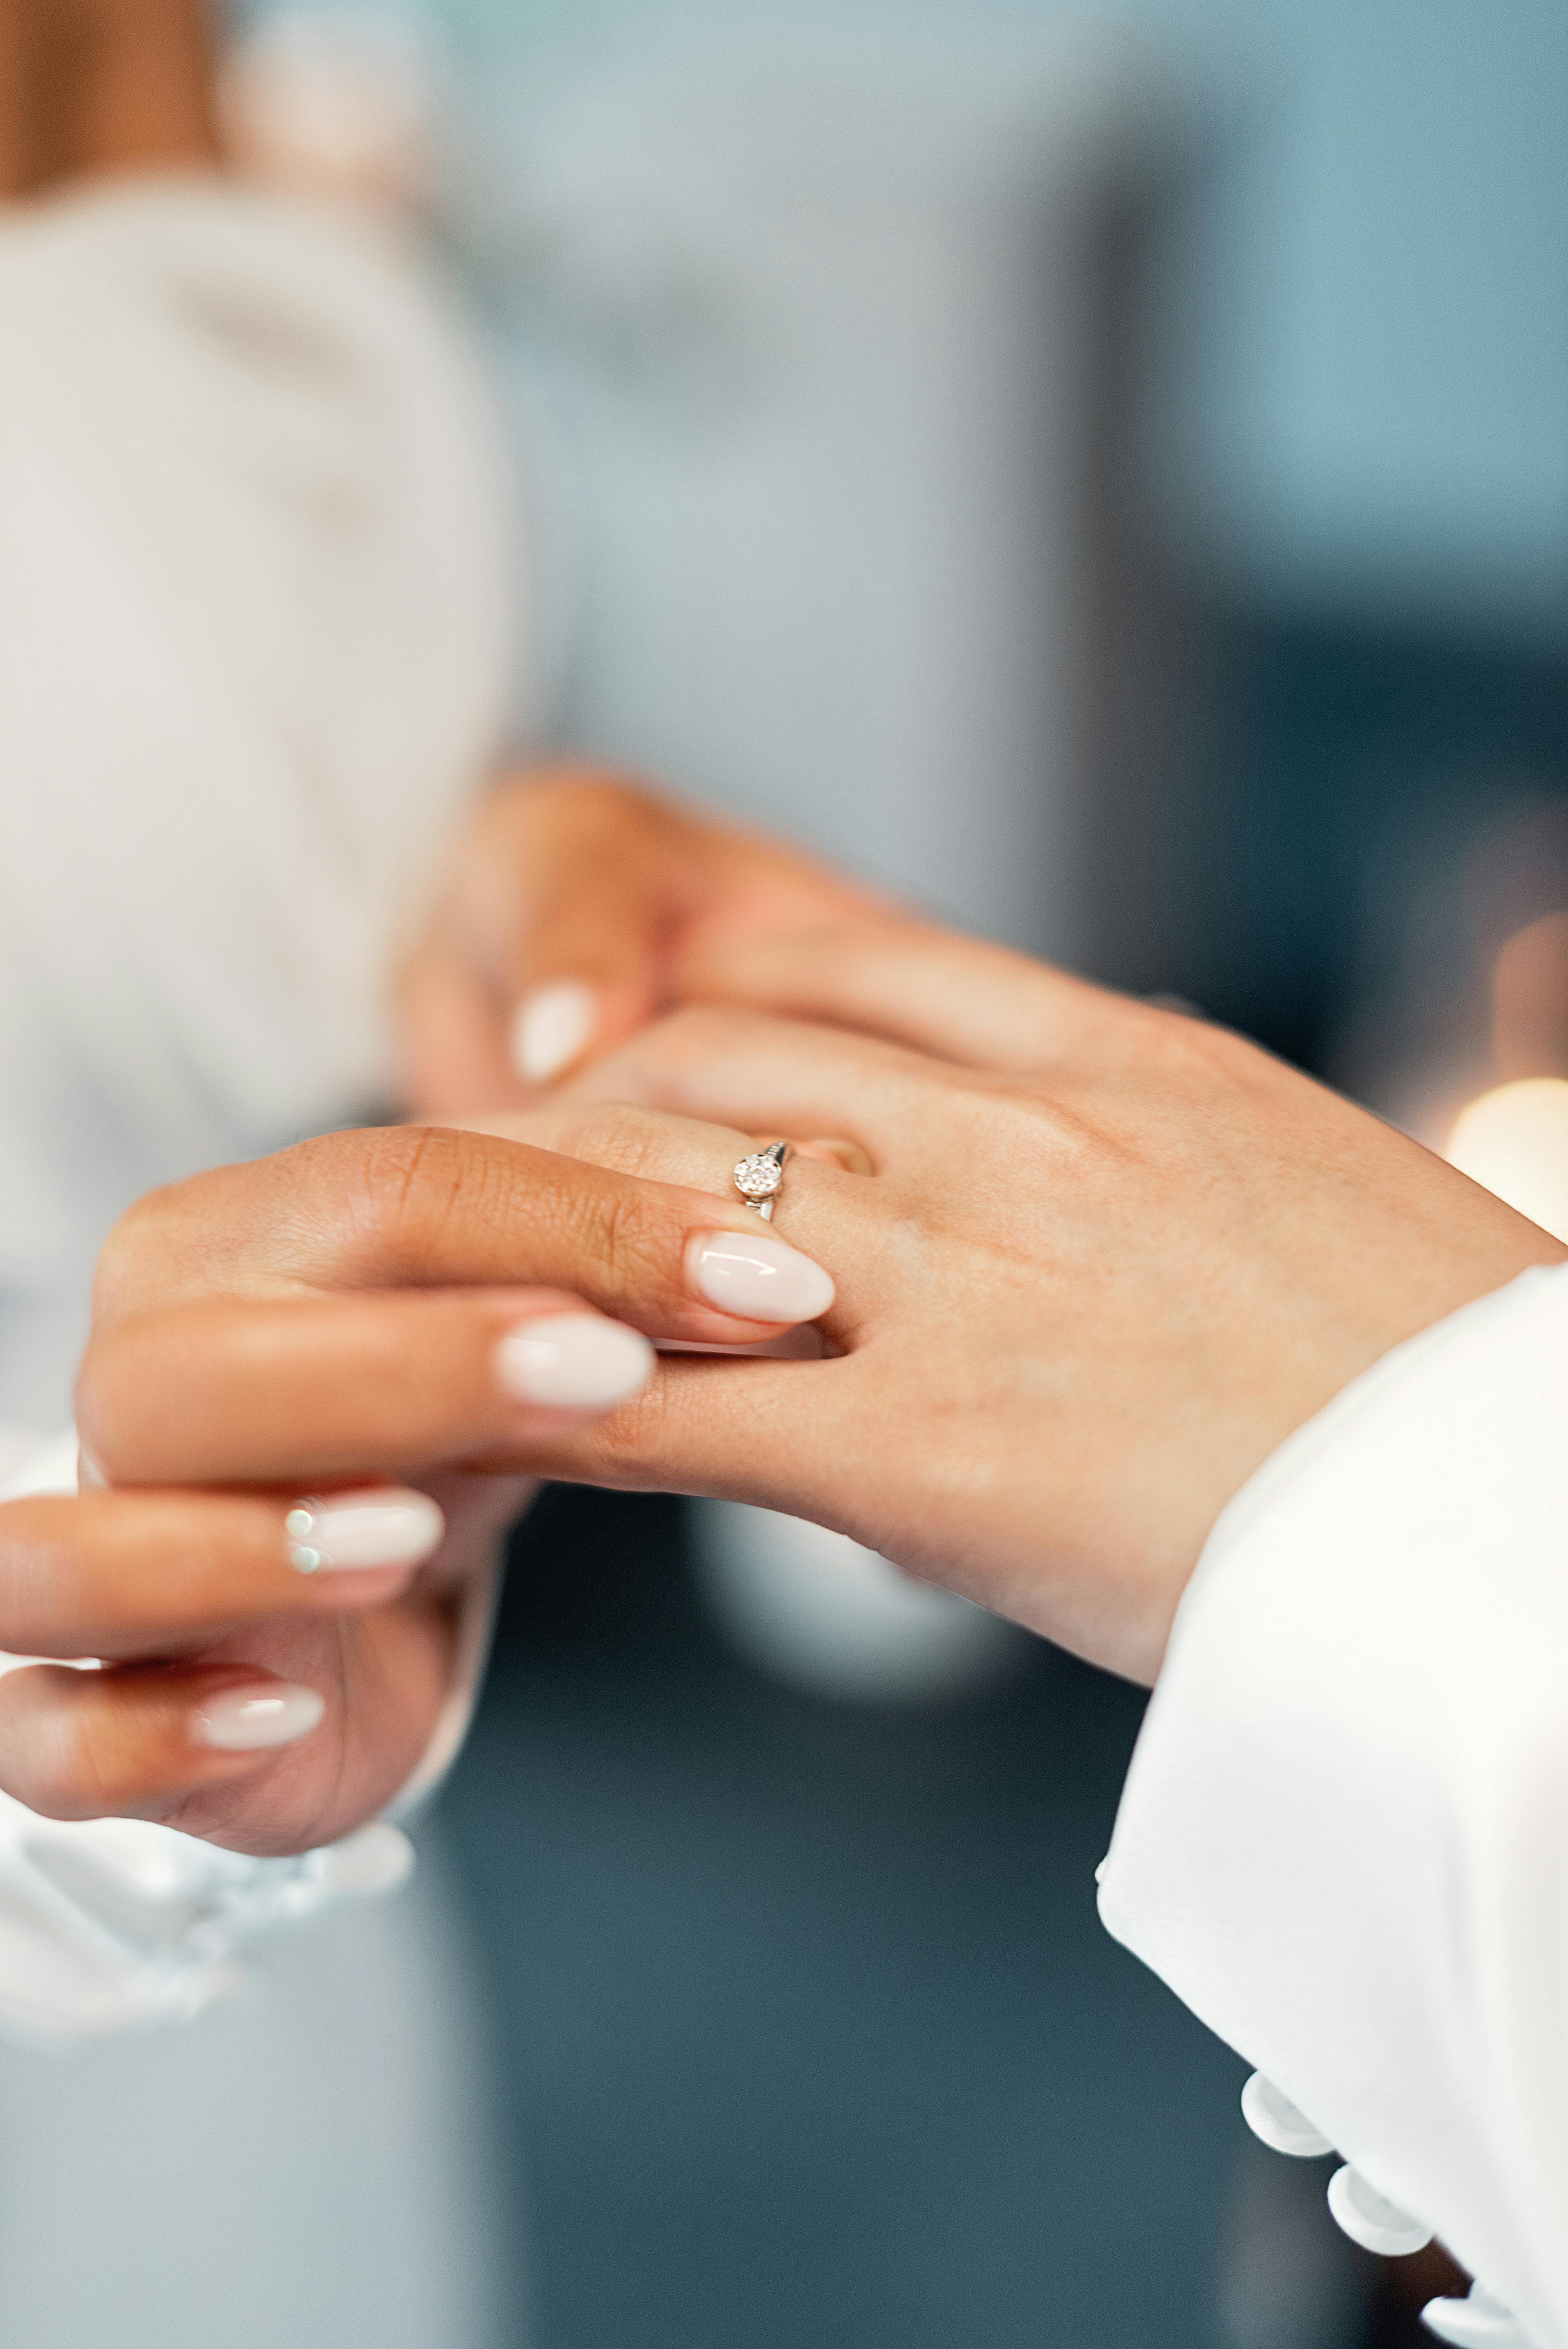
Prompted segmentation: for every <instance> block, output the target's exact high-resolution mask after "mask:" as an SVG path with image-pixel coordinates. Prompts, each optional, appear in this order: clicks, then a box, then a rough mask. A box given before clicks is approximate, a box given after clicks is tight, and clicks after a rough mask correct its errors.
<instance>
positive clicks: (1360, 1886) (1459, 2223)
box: [1100, 1268, 1568, 2349]
mask: <svg viewBox="0 0 1568 2349" xmlns="http://www.w3.org/2000/svg"><path fill="white" fill-rule="evenodd" d="M1100 1911H1101V1914H1102V1916H1103V1918H1104V1920H1105V1922H1106V1924H1107V1925H1108V1926H1109V1930H1111V1932H1112V1933H1114V1934H1115V1935H1116V1937H1117V1939H1118V1940H1121V1941H1124V1942H1125V1943H1126V1944H1127V1945H1128V1947H1129V1948H1130V1949H1131V1950H1133V1951H1136V1952H1137V1953H1138V1955H1139V1956H1140V1957H1141V1958H1143V1959H1144V1960H1145V1961H1147V1963H1148V1964H1150V1966H1151V1967H1153V1968H1154V1970H1155V1971H1157V1972H1158V1973H1160V1974H1161V1975H1162V1976H1163V1978H1164V1979H1165V1981H1166V1982H1169V1983H1170V1985H1171V1988H1172V1989H1173V1990H1174V1991H1176V1992H1177V1993H1178V1994H1179V1995H1180V1996H1181V1998H1183V1999H1184V2000H1185V2001H1186V2002H1187V2003H1188V2004H1189V2005H1190V2006H1191V2007H1192V2008H1193V2009H1194V2010H1195V2011H1196V2012H1197V2013H1199V2014H1200V2015H1201V2016H1202V2018H1203V2020H1204V2021H1205V2022H1206V2023H1209V2024H1210V2025H1211V2027H1212V2029H1213V2030H1215V2031H1216V2032H1218V2033H1220V2034H1221V2036H1222V2037H1223V2038H1225V2039H1227V2040H1228V2041H1230V2043H1231V2044H1232V2045H1233V2046H1234V2047H1236V2048H1238V2049H1239V2050H1240V2051H1241V2052H1242V2053H1243V2054H1244V2055H1245V2056H1246V2057H1247V2058H1248V2060H1249V2061H1250V2062H1252V2063H1253V2064H1256V2065H1257V2066H1258V2067H1259V2068H1260V2069H1261V2070H1262V2071H1264V2073H1266V2074H1267V2075H1268V2076H1269V2077H1270V2078H1271V2079H1272V2080H1274V2081H1276V2082H1277V2083H1278V2085H1280V2086H1281V2087H1282V2088H1283V2089H1284V2092H1285V2094H1286V2095H1288V2096H1289V2097H1290V2098H1291V2099H1292V2100H1293V2101H1294V2102H1295V2104H1297V2105H1298V2106H1300V2108H1301V2110H1302V2111H1303V2112H1304V2113H1305V2114H1306V2115H1307V2116H1308V2117H1309V2118H1310V2119H1311V2120H1312V2121H1313V2122H1314V2123H1315V2126H1316V2127H1318V2128H1319V2129H1321V2131H1322V2132H1323V2134H1324V2135H1325V2136H1326V2137H1328V2138H1329V2139H1330V2140H1331V2141H1332V2143H1333V2144H1334V2145H1336V2147H1338V2148H1339V2149H1340V2151H1341V2152H1342V2154H1343V2156H1344V2157H1345V2158H1346V2160H1348V2161H1350V2162H1352V2163H1354V2165H1355V2166H1356V2168H1357V2169H1358V2170H1360V2171H1361V2172H1362V2173H1363V2174H1364V2175H1365V2176H1366V2177H1367V2178H1368V2179H1369V2180H1370V2181H1371V2183H1372V2184H1373V2186H1374V2187H1376V2188H1377V2189H1378V2191H1380V2192H1381V2193H1383V2194H1385V2195H1387V2197H1388V2198H1389V2199H1391V2200H1393V2201H1395V2202H1397V2203H1398V2204H1400V2205H1401V2206H1402V2207H1403V2208H1404V2209H1407V2210H1409V2211H1411V2212H1413V2213H1415V2214H1416V2215H1417V2216H1418V2217H1419V2218H1420V2219H1422V2220H1425V2221H1426V2222H1427V2223H1428V2224H1429V2226H1430V2227H1432V2228H1434V2229H1435V2230H1436V2231H1437V2233H1438V2234H1439V2237H1440V2238H1441V2240H1443V2241H1444V2242H1445V2243H1447V2244H1448V2245H1449V2248H1450V2249H1451V2250H1452V2251H1453V2252H1454V2254H1455V2256H1456V2257H1457V2258H1458V2259H1459V2260H1460V2261H1462V2262H1463V2264H1464V2265H1465V2266H1466V2267H1467V2268H1469V2269H1470V2271H1471V2272H1472V2273H1474V2274H1476V2275H1478V2276H1479V2277H1480V2280H1481V2282H1483V2283H1484V2284H1485V2285H1486V2286H1487V2287H1488V2289H1489V2290H1491V2292H1495V2293H1497V2294H1498V2295H1499V2296H1500V2297H1501V2299H1502V2300H1503V2301H1504V2302H1507V2303H1508V2304H1509V2306H1511V2308H1512V2309H1513V2310H1514V2311H1515V2313H1516V2314H1517V2315H1518V2317H1519V2318H1520V2321H1521V2323H1522V2324H1523V2326H1524V2327H1525V2330H1526V2331H1527V2333H1529V2335H1530V2338H1531V2339H1532V2342H1533V2343H1535V2344H1537V2349H1564V2344H1568V1268H1564V1269H1563V1270H1553V1271H1535V1272H1530V1273H1526V1274H1525V1275H1523V1277H1522V1278H1520V1279H1519V1280H1517V1281H1515V1282H1513V1283H1512V1284H1511V1286H1510V1287H1509V1288H1505V1289H1502V1290H1501V1291H1500V1292H1498V1294H1496V1295H1495V1296H1493V1297H1490V1298H1485V1299H1481V1300H1480V1302H1479V1303H1477V1304H1474V1305H1471V1306H1470V1307H1468V1308H1467V1309H1465V1310H1464V1311H1463V1312H1460V1313H1458V1314H1456V1315H1454V1316H1453V1317H1452V1318H1451V1319H1449V1320H1447V1321H1444V1322H1442V1323H1440V1324H1439V1326H1438V1327H1437V1328H1435V1329H1433V1330H1429V1331H1427V1332H1426V1333H1425V1334H1424V1335H1423V1336H1421V1337H1420V1338H1418V1339H1416V1340H1413V1341H1412V1342H1411V1343H1410V1344H1408V1345H1407V1346H1403V1347H1401V1348H1399V1349H1398V1350H1396V1351H1395V1352H1394V1353H1392V1354H1390V1355H1389V1356H1388V1357H1387V1359H1386V1360H1385V1361H1383V1362H1381V1363H1379V1364H1378V1365H1377V1367H1376V1368H1375V1369H1374V1370H1373V1371H1369V1372H1368V1373H1367V1376H1366V1377H1364V1378H1362V1379H1360V1380H1358V1381H1357V1382H1356V1383H1355V1384H1354V1385H1352V1386H1351V1387H1349V1388H1348V1389H1347V1390H1346V1392H1345V1393H1344V1394H1343V1395H1341V1396H1340V1397H1339V1398H1338V1399H1337V1400H1336V1402H1334V1403H1333V1404H1332V1405H1331V1406H1330V1408H1329V1409H1328V1410H1327V1411H1326V1412H1324V1413H1322V1414H1321V1415H1320V1416H1319V1417H1318V1418H1317V1419H1316V1420H1315V1421H1314V1422H1313V1423H1311V1424H1310V1425H1309V1426H1307V1427H1306V1428H1305V1429H1303V1430H1302V1431H1301V1432H1300V1433H1298V1434H1297V1435H1296V1436H1295V1437H1294V1438H1293V1439H1292V1441H1291V1442H1290V1443H1289V1444H1286V1445H1284V1448H1283V1449H1282V1450H1281V1451H1280V1452H1279V1453H1278V1454H1276V1455H1275V1457H1274V1459H1273V1460H1272V1461H1271V1462H1270V1463H1269V1464H1267V1465H1266V1466H1265V1467H1264V1469H1263V1470H1262V1471H1261V1472H1260V1474H1259V1475H1257V1476H1256V1477H1254V1478H1253V1481H1252V1483H1251V1484H1250V1485H1248V1486H1247V1487H1246V1488H1245V1490H1244V1491H1243V1493H1242V1494H1241V1495H1239V1496H1238V1498H1237V1499H1236V1501H1235V1502H1234V1503H1233V1505H1232V1506H1231V1508H1230V1509H1229V1510H1228V1511H1227V1512H1226V1514H1225V1516H1223V1517H1222V1519H1221V1521H1220V1523H1219V1525H1218V1526H1217V1527H1216V1528H1215V1531H1214V1533H1213V1535H1212V1537H1211V1539H1210V1542H1209V1544H1208V1547H1207V1548H1206V1549H1205V1552H1204V1555H1203V1557H1202V1561H1201V1562H1200V1565H1199V1567H1198V1570H1197V1573H1196V1575H1195V1576H1194V1578H1193V1580H1192V1583H1191V1588H1190V1589H1189V1590H1188V1593H1187V1595H1186V1598H1185V1599H1184V1600H1183V1602H1182V1605H1181V1611H1180V1614H1179V1616H1178V1619H1177V1624H1176V1629H1175V1632H1174V1635H1173V1637H1172V1640H1171V1649H1170V1652H1169V1655H1168V1657H1167V1659H1166V1662H1165V1666H1164V1670H1163V1671H1162V1673H1161V1679H1160V1683H1159V1686H1158V1688H1157V1689H1156V1691H1155V1693H1154V1696H1153V1698H1152V1700H1151V1702H1150V1709H1149V1713H1148V1717H1147V1720H1146V1722H1145V1724H1144V1728H1143V1731H1142V1733H1141V1735H1140V1740H1139V1744H1138V1747H1137V1750H1136V1752H1135V1754H1134V1757H1133V1762H1132V1767H1131V1770H1130V1774H1129V1777H1128V1781H1127V1785H1126V1788H1125V1790H1124V1793H1123V1796H1122V1801H1121V1807H1120V1811H1119V1816H1118V1819H1117V1825H1116V1832H1115V1836H1114V1838H1113V1841H1112V1844H1111V1849H1110V1854H1109V1859H1108V1861H1107V1862H1106V1864H1105V1867H1104V1868H1103V1869H1102V1872H1101V1886H1100Z"/></svg>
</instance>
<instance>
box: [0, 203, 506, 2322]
mask: <svg viewBox="0 0 1568 2349" xmlns="http://www.w3.org/2000/svg"><path fill="white" fill-rule="evenodd" d="M512 535H513V533H512V529H511V503H510V495H509V489H508V479H507V472H506V469H505V467H504V465H503V464H502V461H501V456H500V445H499V440H498V435H497V429H496V426H495V423H494V420H493V419H492V415H491V411H490V406H489V403H488V401H487V398H486V396H485V391H484V388H483V386H482V383H481V381H480V377H479V375H478V372H477V370H476V368H475V367H474V365H473V363H472V360H471V358H470V357H469V351H468V349H467V347H466V345H465V343H464V341H463V338H462V336H461V335H460V333H459V331H458V330H457V328H456V326H455V324H454V322H453V320H452V319H451V318H450V317H449V316H447V315H446V313H445V311H444V309H443V306H442V305H441V302H440V300H439V297H438V295H437V293H435V292H434V291H433V290H432V288H431V286H430V285H429V284H428V282H427V280H426V278H425V276H424V275H423V274H422V273H421V271H420V270H419V268H418V266H417V264H416V262H415V260H414V258H413V256H412V255H411V254H409V253H408V252H407V250H405V248H404V247H403V246H402V244H401V243H399V242H397V238H396V236H395V234H394V233H393V232H392V231H391V230H390V229H389V228H387V227H384V226H383V225H381V224H379V223H378V222H375V221H373V220H371V219H370V218H368V217H366V219H363V220H361V219H358V218H356V217H354V216H351V215H350V214H348V213H347V212H336V211H332V210H327V209H325V208H317V207H314V206H311V205H307V204H304V203H298V202H286V201H283V200H280V199H276V198H271V197H263V196H261V195H259V194H255V193H252V192H247V191H240V190H237V189H234V188H232V186H229V185H227V184H225V183H224V182H222V181H219V180H216V179H211V178H207V177H205V176H190V177H181V178H178V179H170V180H167V181H148V182H145V183H141V184H137V185H129V186H128V185H126V184H125V183H120V184H119V186H116V187H113V188H110V187H107V186H106V187H104V188H101V189H96V190H95V189H85V190H83V191H79V192H77V193H74V194H70V195H67V196H65V197H63V198H61V199H59V200H58V201H56V202H50V203H48V204H45V205H28V206H26V207H16V208H15V209H13V210H11V211H9V212H4V213H0V1481H4V1480H5V1477H6V1476H9V1478H10V1481H11V1482H12V1484H13V1485H15V1484H17V1483H18V1482H20V1483H26V1482H28V1481H47V1479H48V1477H49V1476H50V1475H51V1474H57V1461H56V1464H55V1465H54V1466H53V1467H52V1466H51V1464H50V1462H49V1459H48V1457H47V1453H48V1441H47V1440H48V1437H49V1435H50V1432H51V1431H55V1430H58V1429H59V1428H60V1427H61V1425H62V1423H65V1422H67V1421H68V1417H69V1396H68V1390H69V1378H70V1372H71V1369H72V1365H73V1363H74V1361H75V1359H76V1357H77V1352H78V1350H79V1347H80V1342H81V1338H82V1333H83V1329H84V1326H85V1314H86V1303H87V1296H88V1283H89V1280H90V1276H91V1269H92V1265H93V1261H94V1258H95V1256H96V1253H97V1250H98V1245H99V1243H100V1241H101V1239H102V1237H103V1235H104V1232H105V1231H106V1229H107V1227H108V1225H109V1224H110V1222H112V1220H113V1219H114V1217H115V1216H117V1215H118V1214H119V1211H120V1210H121V1209H122V1208H123V1207H124V1206H127V1205H128V1204H129V1201H130V1200H132V1199H133V1198H135V1197H136V1196H137V1195H139V1193H141V1192H142V1191H144V1190H146V1189H147V1188H148V1187H149V1186H150V1185H154V1184H158V1183H161V1182H166V1181H169V1180H170V1179H173V1178H176V1177H178V1176H181V1175H183V1174H188V1173H191V1172H192V1171H193V1170H195V1169H197V1168H199V1167H201V1166H204V1165H208V1164H214V1163H218V1162H222V1161H224V1160H229V1159H233V1158H237V1157H242V1156H246V1155H251V1154H256V1153H258V1152H262V1151H266V1150H270V1149H273V1148H276V1147H279V1146H280V1145H282V1144H284V1143H288V1142H289V1141H291V1140H294V1139H295V1138H297V1137H298V1136H299V1135H301V1134H303V1133H308V1132H311V1131H314V1130H317V1129H320V1128H322V1127H325V1126H330V1125H333V1124H337V1123H347V1122H351V1121H352V1120H353V1119H354V1118H355V1117H356V1115H357V1114H360V1113H362V1112H366V1111H369V1110H373V1109H374V1108H375V1106H376V1105H377V1103H378V1102H382V1101H384V1100H385V1099H386V1098H387V1091H388V1081H389V1070H388V1045H387V1018H386V989H387V970H388V966H389V961H390V957H391V953H392V949H393V947H394V943H395V938H396V935H397V927H398V925H399V923H400V922H401V921H402V920H403V919H404V918H405V917H406V916H407V911H408V908H409V905H410V901H411V898H412V896H413V894H414V892H415V890H416V889H417V886H418V881H419V878H420V875H421V873H422V872H428V863H429V858H430V855H431V853H432V850H433V849H434V847H435V845H436V843H438V840H439V838H440V836H441V834H442V833H443V832H444V831H445V830H446V829H447V828H448V827H449V824H450V823H451V821H452V819H453V817H454V814H455V813H456V812H457V809H458V807H459V803H460V802H461V801H462V799H463V798H464V797H465V795H466V794H468V793H469V792H470V791H471V790H472V789H473V788H474V787H475V786H476V784H477V783H478V782H479V781H480V779H481V778H482V776H483V774H484V773H485V771H486V769H487V767H488V765H489V763H490V761H491V759H492V758H493V756H494V753H495V750H496V748H497V745H498V742H499V740H500V735H501V732H502V730H503V727H504V725H505V723H506V721H507V719H508V718H509V716H510V715H511V714H512V713H511V709H510V707H509V696H510V693H511V675H510V664H511V647H513V645H514V644H515V643H516V642H517V641H518V631H519V629H520V627H521V626H522V624H523V622H524V620H525V615H523V614H522V613H521V611H520V586H519V571H518V566H517V564H516V563H515V561H514V559H513V546H512ZM55 1449H56V1454H58V1444H56V1447H55ZM30 1460H31V1461H35V1462H38V1463H40V1464H41V1465H40V1467H39V1470H38V1475H37V1476H36V1477H35V1478H33V1479H29V1475H28V1464H29V1461H30ZM147 1832H149V1833H157V1832H160V1831H156V1830H149V1831H147ZM171 1840H183V1839H171ZM197 1848H199V1849H202V1850H204V1849H205V1847H197ZM3 1907H4V1904H3V1902H0V1909H3ZM0 1921H3V1920H0ZM5 1962H6V1940H5V1934H4V1932H0V1975H3V1974H4V1971H5ZM5 1990H6V1985H5V1982H4V1981H3V1980H0V2008H3V2007H5V2003H6V2000H5ZM467 2005H468V1999H467V1994H466V1991H465V1982H464V1973H463V1964H462V1956H461V1951H460V1949H459V1946H458V1942H457V1940H456V1937H455V1933H454V1930H453V1928H452V1926H451V1923H450V1921H449V1919H448V1917H447V1916H446V1914H445V1913H444V1911H443V1908H442V1904H441V1903H440V1901H439V1899H438V1894H437V1890H436V1887H435V1884H434V1882H433V1880H432V1878H430V1876H429V1875H428V1872H425V1873H422V1875H421V1878H418V1879H417V1880H416V1885H415V1887H414V1889H412V1890H411V1891H410V1892H409V1893H407V1894H405V1895H404V1896H402V1898H400V1899H398V1900H397V1901H394V1902H391V1903H388V1904H387V1905H384V1906H377V1907H351V1908H348V1909H344V1910H342V1911H341V1912H339V1913H337V1914H335V1915H333V1916H330V1917H327V1918H324V1919H321V1920H317V1921H315V1922H313V1923H312V1924H311V1925H310V1926H309V1927H308V1928H307V1929H306V1930H304V1932H302V1933H301V1934H300V1935H299V1936H298V1937H297V1938H296V1939H294V1940H292V1941H288V1940H285V1941H278V1942H275V1943H271V1944H266V1945H263V1954H262V1956H261V1959H260V1961H259V1964H258V1968H257V1971H256V1975H255V1979H254V1980H253V1982H252V1984H251V1986H250V1987H249V1989H248V1990H246V1991H245V1992H242V1993H241V1994H240V1995H239V1996H237V1997H236V1998H234V1999H233V2000H232V2001H230V2002H227V2003H225V2004H222V2005H221V2006H216V2007H213V2008H212V2009H211V2010H210V2011H208V2012H206V2013H201V2015H199V2016H198V2017H197V2018H196V2020H195V2021H193V2022H192V2023H190V2024H188V2025H185V2026H176V2027H172V2028H166V2029H163V2030H161V2031H160V2032H158V2033H153V2034H152V2035H150V2036H139V2037H133V2038H129V2039H127V2038H118V2039H113V2040H109V2041H100V2042H98V2043H96V2044H90V2045H85V2046H80V2047H77V2048H74V2049H70V2050H67V2052H65V2053H63V2054H38V2053H33V2052H30V2051H28V2050H26V2049H18V2048H0V2338H3V2339H5V2340H6V2341H16V2342H24V2341H25V2342H26V2343H28V2344H30V2349H89V2344H90V2349H102V2344H105V2343H106V2342H108V2341H112V2342H113V2343H114V2344H115V2349H138V2344H140V2343H142V2342H143V2341H146V2342H148V2343H151V2342H153V2341H156V2342H157V2343H159V2344H160V2349H198V2344H201V2349H209V2344H211V2343H212V2342H214V2341H221V2342H222V2344H224V2349H315V2344H321V2349H326V2344H334V2349H338V2345H339V2344H343V2343H344V2342H346V2341H358V2340H374V2341H376V2342H377V2344H378V2349H465V2345H466V2344H474V2349H479V2344H489V2343H491V2342H493V2341H494V2340H495V2339H496V2338H497V2337H499V2336H498V2332H497V2325H498V2322H499V2319H498V2316H497V2307H496V2300H495V2292H496V2284H497V2277H498V2274H499V2272H500V2271H499V2270H498V2266H497V2261H496V2258H495V2245H494V2238H493V2230H491V2228H490V2225H489V2223H488V2217H487V2183H486V2181H487V2178H489V2177H490V2172H491V2165H490V2158H489V2156H490V2148H489V2147H487V2146H486V2145H485V2144H484V2142H483V2132H484V2126H485V2123H484V2111H485V2107H484V2101H483V2096H482V2093H481V2090H480V2085H479V2083H480V2078H481V2076H482V2063H481V2059H480V2053H479V2051H478V2050H476V2048H475V2047H474V2046H473V2045H472V2044H470V2041H469V2035H468V2033H469V2026H468V2024H467V2022H466V2020H465V2009H466V2007H467ZM509 2337H510V2335H509Z"/></svg>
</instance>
